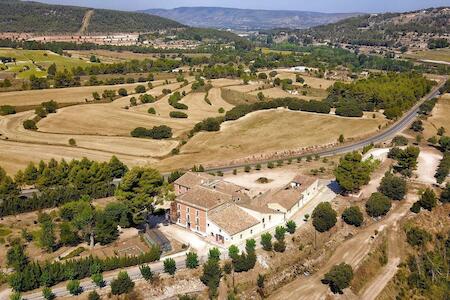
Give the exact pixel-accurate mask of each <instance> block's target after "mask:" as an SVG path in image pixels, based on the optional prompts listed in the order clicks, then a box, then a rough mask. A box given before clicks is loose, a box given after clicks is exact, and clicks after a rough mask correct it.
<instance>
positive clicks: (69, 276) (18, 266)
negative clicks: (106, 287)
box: [7, 243, 161, 292]
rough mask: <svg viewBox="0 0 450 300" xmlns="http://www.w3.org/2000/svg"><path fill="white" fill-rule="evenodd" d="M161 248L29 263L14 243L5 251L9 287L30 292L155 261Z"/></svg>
mask: <svg viewBox="0 0 450 300" xmlns="http://www.w3.org/2000/svg"><path fill="white" fill-rule="evenodd" d="M160 255H161V251H160V249H159V248H158V247H153V248H152V249H150V251H148V252H146V253H143V254H140V255H138V256H122V257H119V256H113V257H108V258H105V259H100V258H97V257H93V256H89V257H86V258H80V259H77V260H68V261H64V262H45V263H38V262H31V261H30V259H29V258H28V257H27V256H26V254H25V253H24V247H23V245H21V244H20V243H15V244H14V245H12V248H11V249H9V250H8V253H7V261H8V265H9V266H11V267H12V268H14V273H13V274H11V275H10V276H9V284H10V286H11V287H12V288H13V289H14V290H15V291H18V292H25V291H30V290H33V289H36V288H39V287H42V286H44V287H50V286H53V285H55V284H57V283H59V282H62V281H66V280H79V279H83V278H86V277H90V276H93V275H94V274H101V273H102V272H106V271H111V270H115V269H119V268H126V267H130V266H135V265H139V264H143V263H149V262H153V261H157V260H159V258H160Z"/></svg>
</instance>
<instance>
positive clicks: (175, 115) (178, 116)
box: [169, 111, 188, 119]
mask: <svg viewBox="0 0 450 300" xmlns="http://www.w3.org/2000/svg"><path fill="white" fill-rule="evenodd" d="M169 116H170V117H171V118H176V119H186V118H187V117H188V115H187V114H186V113H184V112H182V111H171V112H170V113H169Z"/></svg>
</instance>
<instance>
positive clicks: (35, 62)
mask: <svg viewBox="0 0 450 300" xmlns="http://www.w3.org/2000/svg"><path fill="white" fill-rule="evenodd" d="M0 56H9V57H14V58H16V63H8V64H6V65H7V66H8V70H7V71H9V72H14V73H16V76H17V77H18V78H28V77H30V75H32V74H34V75H36V76H46V75H47V72H46V69H47V68H48V67H49V66H50V65H51V64H53V63H55V64H56V67H57V69H58V70H64V69H65V68H66V69H68V70H70V69H72V68H73V67H78V66H81V67H84V66H87V65H89V64H90V62H88V61H85V60H81V59H78V58H70V57H66V56H61V55H59V54H56V53H53V52H51V51H46V50H22V49H10V48H0ZM25 66H28V67H29V70H25V71H24V70H23V68H24V67H25Z"/></svg>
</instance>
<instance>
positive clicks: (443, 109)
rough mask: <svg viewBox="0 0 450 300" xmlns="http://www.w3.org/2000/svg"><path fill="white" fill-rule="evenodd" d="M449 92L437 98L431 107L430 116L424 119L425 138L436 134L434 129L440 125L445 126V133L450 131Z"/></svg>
mask: <svg viewBox="0 0 450 300" xmlns="http://www.w3.org/2000/svg"><path fill="white" fill-rule="evenodd" d="M449 116H450V94H445V95H443V96H442V97H440V98H439V101H438V102H437V103H436V106H435V108H434V109H433V113H432V116H431V117H429V118H428V120H426V121H424V122H423V123H424V127H425V130H424V135H425V137H426V138H429V137H432V136H434V135H436V131H437V130H438V128H440V127H444V128H445V132H446V134H449V133H450V122H449Z"/></svg>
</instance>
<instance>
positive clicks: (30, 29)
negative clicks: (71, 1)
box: [0, 0, 185, 33]
mask: <svg viewBox="0 0 450 300" xmlns="http://www.w3.org/2000/svg"><path fill="white" fill-rule="evenodd" d="M92 10H93V14H92V16H91V18H90V21H89V22H88V24H86V25H87V27H86V28H85V29H86V30H85V32H88V33H116V32H148V31H153V30H159V29H169V28H179V27H185V26H184V25H181V24H180V23H177V22H175V21H172V20H168V19H165V18H162V17H159V16H154V15H149V14H145V13H135V12H123V11H114V10H106V9H91V8H86V7H76V6H65V5H49V4H44V3H39V2H25V1H19V0H0V31H1V32H27V33H76V32H78V31H79V30H80V28H81V27H82V24H83V18H84V16H85V14H86V12H88V11H92Z"/></svg>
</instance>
